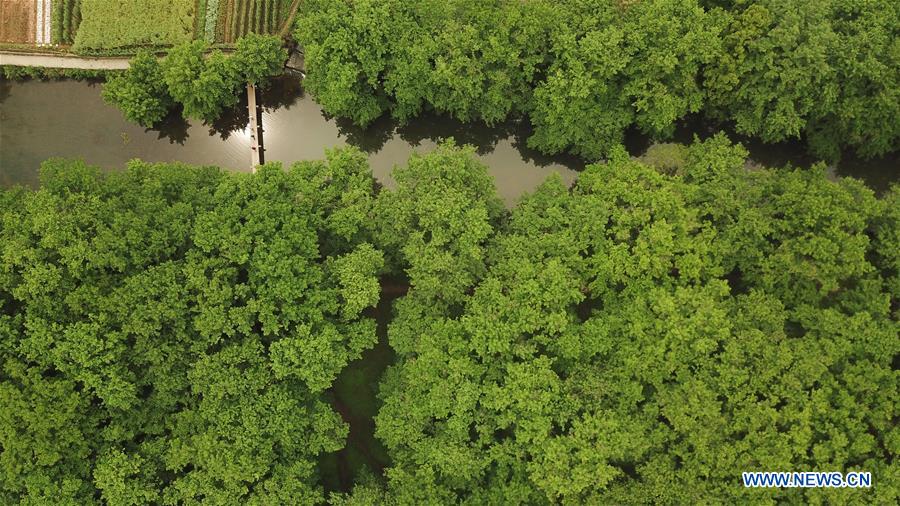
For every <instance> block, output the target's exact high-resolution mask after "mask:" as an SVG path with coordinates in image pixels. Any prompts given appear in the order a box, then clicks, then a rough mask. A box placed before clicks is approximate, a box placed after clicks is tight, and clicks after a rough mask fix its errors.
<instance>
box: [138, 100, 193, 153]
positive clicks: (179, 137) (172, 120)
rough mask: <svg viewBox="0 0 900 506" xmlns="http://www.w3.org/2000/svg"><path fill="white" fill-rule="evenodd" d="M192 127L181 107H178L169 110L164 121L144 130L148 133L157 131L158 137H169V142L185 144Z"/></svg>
mask: <svg viewBox="0 0 900 506" xmlns="http://www.w3.org/2000/svg"><path fill="white" fill-rule="evenodd" d="M190 127H191V124H190V123H188V121H187V120H186V119H184V117H183V116H182V115H181V107H176V108H174V109H172V110H171V111H169V114H167V115H166V117H165V118H163V119H162V121H160V122H159V123H157V124H156V125H153V128H148V129H146V130H144V131H145V132H148V133H150V132H156V134H157V137H156V138H157V139H160V140H162V139H168V140H169V144H178V145H181V146H184V142H185V141H186V140H187V138H188V129H189V128H190Z"/></svg>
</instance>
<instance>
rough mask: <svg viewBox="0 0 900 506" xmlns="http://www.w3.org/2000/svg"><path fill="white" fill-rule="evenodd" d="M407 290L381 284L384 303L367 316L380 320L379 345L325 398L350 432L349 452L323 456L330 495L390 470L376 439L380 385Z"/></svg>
mask: <svg viewBox="0 0 900 506" xmlns="http://www.w3.org/2000/svg"><path fill="white" fill-rule="evenodd" d="M407 288H408V287H407V286H405V284H403V283H398V282H397V280H383V281H382V297H381V300H380V301H379V303H378V305H377V306H376V307H375V308H374V309H373V310H369V311H367V312H366V316H368V317H373V318H375V321H376V323H377V325H378V327H377V333H378V343H377V344H376V345H375V347H373V348H371V349H368V350H366V351H365V352H363V354H362V357H361V358H359V359H358V360H354V361H353V362H351V363H349V364H347V366H346V367H344V369H343V370H342V371H341V373H340V374H339V375H338V377H337V379H335V381H334V384H333V385H332V387H331V388H330V389H329V390H328V391H327V392H326V398H327V399H328V401H329V402H330V404H331V406H332V408H333V409H334V410H335V411H337V413H338V414H340V416H341V419H342V420H343V421H344V422H345V423H346V424H348V426H349V429H350V430H349V434H348V436H347V442H346V445H345V446H344V448H342V449H341V450H338V451H337V452H333V453H327V454H324V455H322V457H321V458H320V460H319V471H320V473H321V475H322V481H323V483H324V485H325V492H326V493H329V492H333V491H338V492H349V491H350V490H351V488H352V487H353V484H354V483H358V482H359V478H360V476H361V475H362V474H363V473H371V474H372V475H374V476H376V477H381V476H382V475H383V473H384V469H385V468H386V467H387V466H389V465H390V457H389V456H388V453H387V450H386V449H385V448H384V445H382V443H381V441H379V440H378V439H377V438H375V415H376V414H377V413H378V410H379V409H380V408H381V401H380V400H379V399H378V385H379V382H380V381H381V377H382V375H383V374H384V371H385V370H386V369H387V368H388V366H389V365H391V364H393V363H394V359H395V355H394V351H393V349H391V347H390V346H389V345H388V341H387V326H388V323H389V322H390V320H391V318H392V304H393V302H394V300H395V299H397V298H398V297H400V296H402V295H404V294H405V293H406V289H407Z"/></svg>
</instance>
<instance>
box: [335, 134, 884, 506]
mask: <svg viewBox="0 0 900 506" xmlns="http://www.w3.org/2000/svg"><path fill="white" fill-rule="evenodd" d="M745 156H746V151H744V150H743V148H741V147H740V146H732V145H731V144H730V143H729V142H728V140H727V139H725V138H724V137H722V136H717V137H714V138H713V139H710V140H709V141H706V142H703V143H697V144H695V145H693V146H691V147H690V148H688V149H687V151H686V153H682V154H681V159H682V164H681V167H680V168H679V169H677V170H676V173H675V174H673V175H667V174H661V173H660V172H659V171H658V170H656V169H655V168H652V167H649V166H646V165H644V164H643V163H641V162H639V161H635V160H630V159H629V158H628V157H627V155H626V154H625V153H624V151H623V150H621V148H618V149H615V150H613V152H612V156H611V159H610V161H609V162H608V163H606V164H603V165H594V166H591V167H589V168H588V169H587V170H586V171H585V172H584V173H582V174H581V175H580V177H579V179H578V182H577V183H576V186H575V187H574V189H572V190H571V191H569V190H567V189H566V188H565V187H563V186H562V184H561V183H560V182H559V180H558V179H551V180H549V181H548V182H546V183H545V184H544V185H543V186H542V187H541V188H539V189H538V190H537V191H536V192H535V193H534V194H533V195H531V196H529V197H527V198H526V199H525V200H523V201H522V202H521V203H520V204H519V205H518V206H517V207H516V208H515V209H514V210H513V211H512V214H511V216H510V217H509V219H508V220H507V221H502V222H500V223H499V224H498V225H495V226H494V227H493V228H492V229H491V230H489V231H488V234H489V235H488V236H487V237H486V238H484V239H482V244H486V246H485V247H484V248H485V249H484V253H483V254H482V255H481V258H483V259H484V261H483V262H482V263H481V264H480V265H479V267H480V268H479V269H478V270H470V271H469V272H467V275H466V276H465V277H464V278H463V279H465V280H466V287H465V289H464V290H463V291H462V293H460V291H459V290H458V289H457V288H456V287H455V286H453V285H452V284H450V283H447V290H446V291H444V292H437V291H432V292H430V293H429V292H426V291H422V290H419V287H418V285H417V282H418V279H420V278H417V276H416V270H415V269H414V266H415V262H416V261H417V258H416V257H414V256H412V255H408V256H405V257H402V258H401V260H400V261H401V263H402V264H403V265H404V266H405V268H406V269H407V270H408V272H409V273H410V278H411V284H412V286H413V288H412V290H411V291H410V293H409V294H408V295H407V296H405V297H404V298H403V299H401V300H400V301H398V303H397V304H396V306H395V307H396V311H397V316H396V318H395V320H394V322H393V324H392V325H391V326H390V328H389V334H388V337H389V341H390V343H391V346H392V347H393V348H394V349H395V351H396V352H397V353H398V363H397V365H395V366H393V367H392V368H390V369H389V370H388V373H387V374H386V375H385V377H384V379H383V381H382V386H381V393H380V395H381V398H382V400H383V402H384V404H383V407H382V409H381V410H380V412H379V414H378V416H377V419H376V424H377V425H376V426H377V429H376V434H377V436H378V437H379V438H380V439H381V440H382V441H383V442H384V443H385V445H386V447H387V449H388V452H389V454H390V455H391V458H392V461H393V463H394V464H393V466H392V467H391V468H389V469H388V470H386V478H387V485H386V487H381V488H380V490H379V487H378V486H375V485H372V484H361V485H360V486H358V487H357V488H356V489H355V490H354V494H352V495H350V496H342V497H341V498H340V500H341V501H345V502H346V503H347V504H354V501H359V502H361V503H364V502H365V501H366V500H376V501H382V500H383V499H379V497H382V496H380V495H379V494H387V496H386V497H387V499H386V500H385V501H386V502H391V501H393V502H395V503H398V504H410V503H420V504H421V503H434V504H447V503H458V502H460V503H470V504H543V503H561V504H632V503H637V504H649V503H654V504H687V503H692V502H701V503H707V502H708V503H728V504H743V503H748V502H749V503H757V502H768V501H775V502H790V503H794V502H837V503H853V502H860V501H863V502H874V503H892V502H895V501H896V500H897V487H896V483H895V481H896V480H895V479H894V478H893V466H894V464H892V462H893V460H894V459H895V457H896V455H897V452H898V451H900V448H898V447H897V444H896V441H897V428H896V427H895V424H894V420H895V418H896V416H897V412H896V403H895V402H894V401H893V399H894V398H896V396H897V394H898V388H900V377H898V376H897V373H896V371H894V370H893V366H892V363H893V362H894V361H895V357H896V356H897V354H898V353H900V339H897V337H898V331H897V321H896V314H892V312H891V311H892V300H894V301H895V300H896V298H895V297H896V296H895V295H893V296H892V294H891V287H892V286H893V284H895V282H896V272H897V270H896V266H897V264H896V262H895V260H896V254H895V253H894V251H895V250H897V248H896V237H897V233H898V232H897V227H898V220H897V219H896V218H897V216H896V212H895V211H894V210H895V209H896V207H897V206H896V205H895V204H896V199H895V196H894V194H891V195H889V196H888V197H886V199H885V200H883V201H879V200H877V199H875V197H874V196H873V195H872V193H871V191H869V190H867V189H865V188H864V187H863V186H862V185H861V184H860V183H858V182H856V181H853V180H841V181H838V182H834V181H829V180H828V178H827V177H826V175H825V172H824V170H821V169H819V170H814V171H806V172H802V171H791V170H785V171H771V170H763V171H756V172H752V173H749V172H746V171H745V170H744V169H743V165H744V157H745ZM451 176H452V173H451V174H441V175H440V177H442V178H443V179H444V180H445V181H446V182H444V183H442V184H443V185H452V181H453V179H452V177H451ZM440 184H441V183H438V182H431V183H430V185H433V186H439V185H440ZM450 187H452V186H450ZM402 191H403V186H402V184H401V185H400V186H399V187H398V190H397V192H398V195H399V193H400V192H402ZM430 194H431V192H428V191H422V192H418V191H417V192H416V193H409V196H408V197H406V198H408V199H412V200H413V201H414V203H411V204H407V206H408V207H409V208H410V209H419V208H422V209H430V208H429V204H428V203H429V201H430V200H431V198H432V197H430ZM418 197H421V198H422V200H421V201H418ZM381 198H385V199H389V198H390V197H389V196H387V197H379V199H381ZM469 202H470V204H469V205H470V206H474V205H476V203H477V202H478V199H477V198H474V197H469ZM430 214H435V212H434V211H431V212H430ZM388 221H389V222H391V221H396V220H395V218H394V217H393V216H391V217H390V218H388ZM424 228H425V227H422V229H424ZM414 230H415V229H414ZM870 237H874V239H870ZM418 240H419V239H418V238H417V236H416V232H414V233H413V235H412V241H409V242H408V243H407V244H416V242H417V241H418ZM386 248H387V249H388V251H389V252H390V250H391V249H392V247H390V246H386ZM440 250H443V252H444V253H445V254H446V255H449V256H450V257H451V258H455V257H457V253H456V251H455V246H453V245H450V246H444V247H442V248H441V249H440ZM440 250H439V251H440ZM429 254H430V255H432V256H434V255H435V253H429ZM460 270H462V269H460ZM446 293H449V294H452V295H454V299H453V301H454V304H450V305H447V304H444V303H442V301H441V299H442V298H443V297H445V294H446ZM892 297H893V299H892ZM893 304H894V306H893V307H895V302H894V303H893ZM772 469H779V470H783V469H813V470H824V469H829V470H841V471H848V470H870V469H872V470H877V471H872V472H873V474H874V475H876V476H877V475H881V476H884V478H883V479H884V482H882V483H880V484H876V485H875V487H874V488H873V489H872V490H864V489H863V490H849V489H845V490H814V489H809V490H803V489H783V490H768V491H759V490H751V489H744V488H742V487H740V486H735V483H736V480H738V481H739V476H740V473H741V472H742V471H751V470H772ZM372 498H375V499H372Z"/></svg>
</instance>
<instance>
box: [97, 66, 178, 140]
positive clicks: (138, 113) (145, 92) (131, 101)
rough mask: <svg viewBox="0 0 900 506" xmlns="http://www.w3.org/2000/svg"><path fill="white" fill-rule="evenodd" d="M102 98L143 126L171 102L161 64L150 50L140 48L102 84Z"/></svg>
mask: <svg viewBox="0 0 900 506" xmlns="http://www.w3.org/2000/svg"><path fill="white" fill-rule="evenodd" d="M103 99H104V100H106V101H107V102H108V103H110V104H112V105H115V106H116V107H118V108H119V109H121V111H122V113H123V114H124V115H125V118H126V119H127V120H129V121H133V122H135V123H137V124H139V125H141V126H143V127H148V128H149V127H152V126H153V125H154V124H156V123H158V122H159V121H160V120H162V119H163V118H164V117H165V116H166V114H168V112H169V109H171V108H172V106H173V105H174V103H173V100H172V97H170V96H169V90H168V88H166V83H165V81H164V80H163V70H162V66H161V65H160V63H159V60H157V58H156V55H154V54H153V53H150V52H147V51H142V52H140V53H138V54H137V56H135V57H134V58H132V60H131V64H130V66H129V68H128V70H126V71H125V72H123V73H122V74H118V75H114V76H112V77H110V78H109V79H108V80H107V81H106V84H105V85H104V86H103Z"/></svg>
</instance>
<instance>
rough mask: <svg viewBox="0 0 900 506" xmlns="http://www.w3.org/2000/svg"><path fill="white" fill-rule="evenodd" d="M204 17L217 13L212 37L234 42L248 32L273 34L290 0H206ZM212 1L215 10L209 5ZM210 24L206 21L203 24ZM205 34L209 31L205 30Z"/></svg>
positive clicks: (279, 25) (281, 20) (211, 4)
mask: <svg viewBox="0 0 900 506" xmlns="http://www.w3.org/2000/svg"><path fill="white" fill-rule="evenodd" d="M207 2H208V5H207V8H206V15H207V16H217V18H211V19H217V20H218V23H217V29H216V32H217V33H216V35H215V39H216V40H217V41H221V42H234V41H236V40H237V39H239V38H241V37H242V36H244V35H246V34H248V33H275V32H277V31H278V30H279V28H281V23H282V22H283V20H284V19H283V18H284V16H285V13H286V12H287V7H288V6H289V5H290V3H291V2H290V0H221V2H222V3H221V8H220V7H219V1H218V0H207ZM213 4H215V7H216V12H213V9H212V8H211V7H212V6H213ZM209 26H211V25H210V24H208V25H207V27H209ZM206 35H207V37H209V35H210V33H209V30H208V31H207V33H206Z"/></svg>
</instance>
